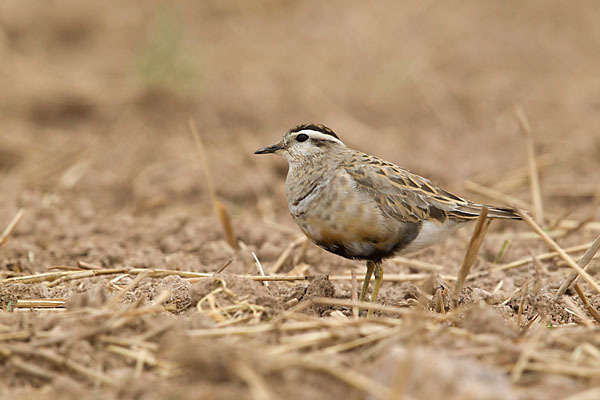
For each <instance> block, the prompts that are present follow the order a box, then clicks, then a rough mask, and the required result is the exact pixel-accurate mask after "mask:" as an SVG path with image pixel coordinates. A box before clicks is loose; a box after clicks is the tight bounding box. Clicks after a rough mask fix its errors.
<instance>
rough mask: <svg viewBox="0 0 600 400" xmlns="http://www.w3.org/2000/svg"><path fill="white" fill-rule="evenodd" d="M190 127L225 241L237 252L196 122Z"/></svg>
mask: <svg viewBox="0 0 600 400" xmlns="http://www.w3.org/2000/svg"><path fill="white" fill-rule="evenodd" d="M189 125H190V131H191V132H192V136H193V137H194V142H195V143H196V149H198V154H199V155H200V162H201V163H202V170H203V171H204V179H205V182H206V188H207V190H208V194H209V196H210V200H211V202H212V205H213V210H214V212H215V215H216V216H217V218H218V219H219V222H220V223H221V227H222V228H223V232H224V233H225V239H226V240H227V243H228V244H229V246H231V248H232V249H234V250H237V249H238V243H237V239H236V236H235V232H234V230H233V224H232V223H231V218H230V216H229V212H228V211H227V208H226V207H225V205H224V204H223V203H222V202H221V200H220V199H219V197H218V196H217V190H216V188H215V185H214V182H213V179H212V175H211V173H210V168H209V166H208V156H207V155H206V151H205V147H204V143H203V142H202V139H201V138H200V135H199V134H198V129H197V128H196V122H195V121H194V120H193V119H191V118H190V120H189Z"/></svg>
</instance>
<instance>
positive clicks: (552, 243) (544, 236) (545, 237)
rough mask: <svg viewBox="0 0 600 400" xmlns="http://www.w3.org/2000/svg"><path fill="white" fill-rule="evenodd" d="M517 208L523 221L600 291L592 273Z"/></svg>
mask: <svg viewBox="0 0 600 400" xmlns="http://www.w3.org/2000/svg"><path fill="white" fill-rule="evenodd" d="M516 210H517V212H518V213H519V215H520V216H521V218H523V221H525V222H526V223H527V224H528V225H529V226H530V227H531V228H532V229H533V230H534V231H535V232H537V234H538V235H540V236H541V238H542V239H543V240H544V241H545V242H546V243H547V244H548V245H549V246H550V247H552V248H553V249H554V250H556V252H557V253H558V255H559V256H560V258H562V259H563V260H565V261H566V262H567V265H569V267H571V268H573V269H574V270H575V271H576V272H577V273H578V274H579V275H581V276H582V277H583V279H585V281H586V282H587V283H589V284H590V285H591V286H592V287H593V288H594V290H595V291H596V292H598V293H600V286H598V284H597V283H596V281H594V278H592V276H591V275H590V274H588V273H587V272H585V271H584V270H583V269H582V268H581V267H580V266H579V265H577V263H576V262H575V261H574V260H573V258H571V256H569V255H568V254H567V252H565V251H564V250H563V249H562V248H561V247H560V246H559V245H558V244H557V243H556V242H555V241H554V240H552V238H550V237H549V236H548V234H546V232H544V231H543V230H542V228H540V226H539V225H538V224H536V223H535V221H534V220H532V219H531V217H530V216H529V215H527V214H526V213H524V212H523V211H521V210H520V209H518V208H517V209H516Z"/></svg>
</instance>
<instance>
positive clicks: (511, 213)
mask: <svg viewBox="0 0 600 400" xmlns="http://www.w3.org/2000/svg"><path fill="white" fill-rule="evenodd" d="M487 208H488V217H489V218H503V219H522V218H521V216H520V215H519V214H517V212H516V211H515V210H514V209H512V208H510V207H492V206H487Z"/></svg>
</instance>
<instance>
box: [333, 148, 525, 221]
mask: <svg viewBox="0 0 600 400" xmlns="http://www.w3.org/2000/svg"><path fill="white" fill-rule="evenodd" d="M342 168H343V169H344V170H345V171H346V172H347V173H348V174H349V175H350V176H351V177H352V178H353V179H354V181H355V182H356V185H357V187H358V188H359V189H360V190H363V191H364V192H366V193H368V194H369V195H370V196H371V198H372V199H373V200H374V201H375V202H376V203H377V205H378V207H379V208H380V209H381V211H382V212H383V213H384V214H386V215H389V216H390V217H393V218H396V219H399V220H401V221H406V222H419V221H424V220H430V221H435V222H438V223H444V222H446V221H447V220H448V219H451V220H454V221H468V220H471V219H475V218H477V217H478V216H479V213H480V211H481V208H482V205H480V204H477V203H473V202H471V201H469V200H465V199H463V198H461V197H458V196H456V195H454V194H452V193H450V192H447V191H445V190H443V189H441V188H439V187H436V186H434V185H433V184H431V182H430V181H429V180H428V179H426V178H423V177H421V176H419V175H415V174H413V173H411V172H409V171H407V170H405V169H402V168H400V167H398V166H397V165H394V164H392V163H389V162H387V161H383V160H381V159H379V158H377V157H373V156H368V155H366V154H360V155H359V156H358V157H356V158H355V159H354V160H353V161H352V162H349V163H347V164H344V165H342ZM488 208H489V211H488V215H489V216H490V217H493V218H515V219H517V218H519V217H518V215H517V214H515V213H514V212H513V211H512V210H511V209H508V208H498V207H488Z"/></svg>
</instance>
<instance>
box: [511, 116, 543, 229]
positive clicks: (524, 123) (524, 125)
mask: <svg viewBox="0 0 600 400" xmlns="http://www.w3.org/2000/svg"><path fill="white" fill-rule="evenodd" d="M515 115H516V117H517V120H518V121H519V126H520V127H521V132H522V133H523V135H524V136H525V146H526V149H527V159H528V165H529V181H530V187H531V198H532V200H533V212H534V216H535V221H536V222H537V223H538V224H540V225H541V224H542V223H543V222H544V207H543V205H542V192H541V189H540V177H539V174H538V168H537V164H536V160H535V147H534V143H533V133H532V130H531V125H530V124H529V121H528V120H527V117H526V116H525V111H524V110H523V107H522V106H521V105H518V106H516V107H515Z"/></svg>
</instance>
